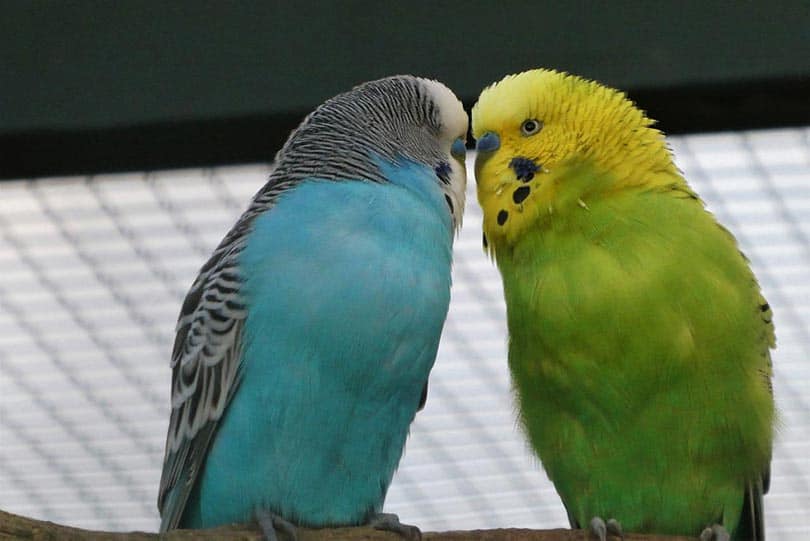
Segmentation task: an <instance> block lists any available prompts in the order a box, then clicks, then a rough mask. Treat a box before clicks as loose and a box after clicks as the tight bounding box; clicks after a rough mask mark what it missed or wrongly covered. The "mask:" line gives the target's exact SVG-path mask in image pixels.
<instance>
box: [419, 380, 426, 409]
mask: <svg viewBox="0 0 810 541" xmlns="http://www.w3.org/2000/svg"><path fill="white" fill-rule="evenodd" d="M427 395H428V382H427V381H425V386H424V387H422V396H421V397H419V406H417V408H416V411H422V409H423V408H424V407H425V404H426V403H427Z"/></svg>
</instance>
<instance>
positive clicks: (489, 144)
mask: <svg viewBox="0 0 810 541" xmlns="http://www.w3.org/2000/svg"><path fill="white" fill-rule="evenodd" d="M499 148H501V138H500V137H498V134H497V133H495V132H491V131H488V132H487V133H485V134H484V135H482V136H481V138H480V139H478V141H476V143H475V150H477V151H478V152H492V151H493V150H498V149H499Z"/></svg>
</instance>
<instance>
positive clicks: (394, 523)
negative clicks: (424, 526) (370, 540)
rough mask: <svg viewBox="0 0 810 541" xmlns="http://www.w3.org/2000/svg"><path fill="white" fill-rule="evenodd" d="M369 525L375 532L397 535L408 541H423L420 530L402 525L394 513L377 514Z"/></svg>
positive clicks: (408, 525)
mask: <svg viewBox="0 0 810 541" xmlns="http://www.w3.org/2000/svg"><path fill="white" fill-rule="evenodd" d="M368 525H369V526H371V527H372V528H374V529H375V530H385V531H388V532H394V533H397V534H399V535H400V536H401V537H404V538H405V539H407V540H408V541H421V539H422V532H421V531H420V530H419V528H417V527H416V526H411V525H410V524H402V523H401V522H400V521H399V517H398V516H397V515H395V514H394V513H377V514H376V515H374V516H373V517H371V520H369V522H368Z"/></svg>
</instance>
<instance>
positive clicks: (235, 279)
mask: <svg viewBox="0 0 810 541" xmlns="http://www.w3.org/2000/svg"><path fill="white" fill-rule="evenodd" d="M233 233H234V231H232V234H231V235H229V236H228V237H226V239H225V240H224V241H223V243H222V244H221V245H220V248H218V249H217V251H216V252H215V253H214V255H213V256H212V257H211V259H210V260H209V261H208V263H207V264H206V265H205V266H204V267H203V268H202V270H201V271H200V275H199V276H198V277H197V280H196V281H195V282H194V284H193V285H192V287H191V290H190V291H189V293H188V295H187V296H186V299H185V301H184V303H183V307H182V310H181V313H180V318H179V319H178V322H177V336H176V338H175V342H174V349H173V352H172V396H171V404H172V412H171V418H170V421H169V432H168V435H167V437H166V452H165V455H164V462H163V473H162V477H161V481H160V492H159V495H158V509H159V510H160V512H161V531H166V530H170V529H172V528H176V527H177V526H178V523H179V521H180V518H181V517H182V515H183V511H184V509H185V505H186V501H187V500H188V497H189V494H190V492H191V489H192V488H193V486H194V483H195V480H196V478H197V475H198V474H199V471H200V469H201V468H202V466H203V464H204V461H205V457H206V454H207V452H208V448H209V446H210V444H211V441H212V438H213V436H214V433H215V431H216V427H217V424H218V422H219V419H220V418H221V417H222V414H223V412H224V411H225V408H226V407H227V405H228V403H229V402H230V399H231V397H232V396H233V393H234V391H235V390H236V387H237V386H238V383H239V381H238V380H239V365H240V358H241V351H240V347H241V342H242V327H243V325H244V320H245V317H246V309H245V304H244V301H243V299H242V297H241V295H240V286H241V279H240V276H239V274H238V268H237V265H236V256H237V255H238V252H239V251H240V247H239V246H238V244H239V243H238V242H237V243H236V244H237V246H234V245H233V244H232V243H231V242H232V241H233V236H234V235H233Z"/></svg>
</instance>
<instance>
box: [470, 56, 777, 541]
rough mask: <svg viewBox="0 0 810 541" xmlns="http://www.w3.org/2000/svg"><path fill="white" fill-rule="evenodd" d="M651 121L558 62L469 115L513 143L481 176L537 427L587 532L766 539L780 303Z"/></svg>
mask: <svg viewBox="0 0 810 541" xmlns="http://www.w3.org/2000/svg"><path fill="white" fill-rule="evenodd" d="M526 121H532V122H533V123H530V127H536V126H538V125H539V126H542V129H540V130H537V131H535V132H533V133H531V134H530V135H526V133H525V132H526V130H523V131H521V126H523V123H524V122H526ZM651 124H652V121H650V120H649V119H648V118H647V117H646V116H645V115H644V114H643V113H642V112H641V111H640V110H638V109H636V108H635V107H634V106H633V104H632V103H631V102H630V101H629V100H627V99H626V98H625V96H624V95H623V94H621V93H620V92H617V91H615V90H612V89H610V88H607V87H603V86H601V85H599V84H598V83H595V82H592V81H587V80H584V79H581V78H578V77H575V76H570V75H567V74H563V73H558V72H553V71H548V70H535V71H531V72H526V73H523V74H520V75H516V76H512V77H507V78H506V79H504V80H503V81H501V82H500V83H497V84H496V85H493V86H492V87H490V88H489V89H487V90H485V91H484V92H483V93H482V95H481V98H480V99H479V102H478V104H477V105H476V107H475V108H474V110H473V132H474V134H475V136H476V137H483V135H484V134H487V133H490V134H495V135H490V142H491V141H494V140H495V137H498V141H499V143H500V145H499V147H498V148H497V149H494V150H492V151H486V152H480V153H479V158H478V162H477V164H476V177H477V181H478V197H479V200H480V201H481V204H482V206H483V208H484V214H485V216H484V228H485V234H486V238H487V239H488V241H489V250H490V252H491V253H493V254H494V256H495V258H496V260H497V264H498V268H499V270H500V271H501V275H502V277H503V283H504V294H505V297H506V304H507V319H508V327H509V366H510V369H511V372H512V376H513V382H514V388H515V393H516V397H517V402H518V405H519V406H520V418H521V422H522V424H523V426H524V428H525V430H526V433H527V436H528V438H529V441H530V443H531V445H532V447H533V448H534V450H535V451H536V453H537V454H538V456H539V457H540V459H541V460H542V462H543V466H544V468H545V470H546V472H547V473H548V475H549V477H550V478H551V480H552V481H553V482H554V485H555V487H556V489H557V491H558V492H559V494H560V496H561V498H562V500H563V503H564V505H565V507H566V510H567V512H568V516H569V518H570V520H571V524H572V526H585V525H587V524H589V523H590V520H591V518H593V517H594V516H600V517H602V518H603V519H605V520H607V519H609V518H615V519H616V520H618V521H619V522H620V523H621V524H622V525H623V527H624V529H625V531H630V532H642V533H661V534H680V535H692V536H696V535H698V534H699V533H700V532H701V531H702V530H703V528H704V527H706V526H708V525H711V524H715V523H717V524H721V525H723V526H725V527H726V529H727V530H728V531H729V532H731V533H732V534H733V535H734V537H733V538H734V539H740V540H742V539H751V538H752V537H750V535H751V533H750V532H757V534H756V535H757V536H758V537H754V538H755V539H758V540H759V539H762V537H761V536H762V534H763V532H764V528H763V526H762V524H763V522H762V521H763V517H762V514H761V513H762V504H761V496H762V493H764V491H765V490H766V485H767V482H766V478H767V471H768V464H769V462H770V455H771V445H772V440H773V426H774V418H775V411H774V403H773V396H772V391H771V385H770V378H771V364H770V352H769V349H770V348H771V347H773V346H774V331H773V323H772V318H771V313H770V308H769V307H768V305H767V303H766V302H765V301H764V299H763V297H762V295H761V293H760V290H759V286H758V285H757V282H756V279H755V277H754V275H753V273H752V272H751V269H750V268H749V265H748V261H747V260H746V259H745V257H744V256H743V255H742V254H741V253H740V251H739V249H738V247H737V243H736V241H735V240H734V237H733V236H732V235H731V234H730V233H729V232H728V231H727V230H726V229H724V228H723V227H722V226H720V225H719V224H718V223H717V221H716V220H715V218H714V217H713V216H712V215H711V214H710V213H708V212H707V211H706V210H705V208H704V205H703V203H702V201H701V200H700V199H699V198H698V196H697V195H696V194H695V193H694V192H693V191H692V190H691V188H689V186H688V184H687V183H686V181H685V180H684V179H683V177H682V176H681V174H680V172H679V171H678V170H677V169H676V167H675V166H674V164H673V162H672V158H671V156H670V153H669V151H668V149H667V148H666V145H665V142H664V138H663V136H662V135H661V134H660V132H658V131H657V130H655V129H653V128H652V127H651ZM490 146H491V145H490ZM526 162H529V163H530V164H532V167H531V172H532V174H527V173H526V171H527V170H528V169H527V167H526V165H525V163H526ZM518 165H519V167H517V166H518ZM518 169H519V170H518ZM521 189H522V190H524V192H525V193H523V192H521V195H520V197H519V198H515V197H513V194H514V193H515V192H516V191H517V190H521ZM741 517H744V518H742V519H741ZM741 520H744V521H746V523H745V524H742V523H741Z"/></svg>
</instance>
